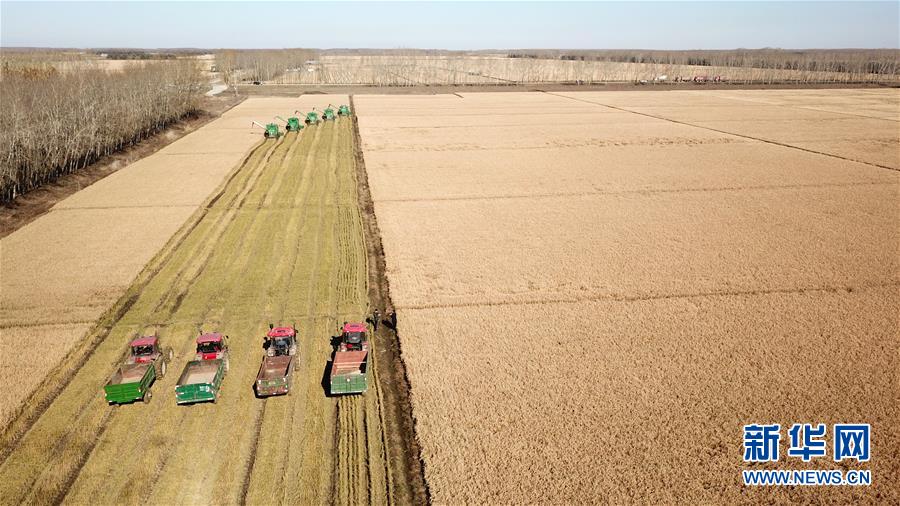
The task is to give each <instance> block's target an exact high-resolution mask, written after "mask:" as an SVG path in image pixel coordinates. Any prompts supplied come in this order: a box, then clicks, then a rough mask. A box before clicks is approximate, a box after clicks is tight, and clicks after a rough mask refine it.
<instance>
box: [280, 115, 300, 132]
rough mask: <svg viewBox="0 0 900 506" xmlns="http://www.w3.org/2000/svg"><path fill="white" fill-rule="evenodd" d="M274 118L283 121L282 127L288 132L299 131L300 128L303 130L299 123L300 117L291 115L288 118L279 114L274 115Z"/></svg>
mask: <svg viewBox="0 0 900 506" xmlns="http://www.w3.org/2000/svg"><path fill="white" fill-rule="evenodd" d="M275 119H280V120H281V121H284V129H285V130H287V131H288V132H299V131H300V130H303V125H301V124H300V118H298V117H296V116H291V117H290V118H288V119H284V118H282V117H281V116H275Z"/></svg>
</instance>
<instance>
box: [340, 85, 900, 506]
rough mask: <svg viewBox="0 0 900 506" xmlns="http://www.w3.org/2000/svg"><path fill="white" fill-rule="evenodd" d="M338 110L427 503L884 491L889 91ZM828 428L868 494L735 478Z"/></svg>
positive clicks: (896, 409) (892, 451) (889, 321)
mask: <svg viewBox="0 0 900 506" xmlns="http://www.w3.org/2000/svg"><path fill="white" fill-rule="evenodd" d="M356 104H357V108H358V110H357V114H359V116H360V132H361V136H362V139H363V147H364V152H365V161H366V166H367V171H368V174H369V180H370V186H371V188H372V195H373V199H374V201H375V211H376V215H377V217H378V222H379V226H380V229H381V232H382V239H383V243H384V248H385V256H386V262H387V274H388V277H389V281H390V285H391V288H392V298H393V301H394V303H395V304H396V306H397V308H398V314H399V330H400V337H401V342H402V344H403V356H404V360H405V362H406V365H407V370H408V374H409V379H410V384H411V389H412V390H411V391H412V397H413V407H414V415H415V417H416V420H417V437H418V438H419V440H420V443H421V445H422V448H423V458H424V461H425V466H426V478H427V481H428V484H429V487H430V491H431V498H432V499H433V500H434V502H435V503H437V504H460V503H494V504H521V503H529V502H544V503H556V504H561V503H585V502H603V501H613V502H617V503H622V502H638V503H659V504H668V503H673V502H680V503H740V502H750V501H754V502H787V501H803V502H816V503H821V502H835V503H860V502H866V503H882V504H889V503H896V502H900V487H897V486H896V479H895V478H896V476H897V475H898V474H900V425H898V424H897V423H896V420H898V419H900V406H898V398H900V322H898V318H897V315H898V314H900V213H898V202H900V173H898V171H897V170H898V169H900V134H898V122H900V92H898V90H879V91H868V90H827V91H826V90H814V91H813V90H810V91H727V92H726V91H714V92H708V93H704V92H690V91H684V92H645V93H617V92H597V93H574V92H573V93H560V94H549V93H544V94H541V93H530V94H525V93H523V94H516V93H509V94H501V95H492V94H469V93H462V94H459V95H445V96H441V95H438V96H414V97H405V96H404V97H398V96H363V97H357V98H356ZM838 422H864V423H870V424H872V431H873V436H872V437H873V452H874V453H873V455H875V456H874V457H873V459H872V461H871V462H869V463H868V464H867V465H860V464H852V465H851V464H847V463H846V462H845V463H842V464H841V465H840V467H841V468H844V469H846V468H848V467H849V468H862V469H867V468H868V469H871V470H872V473H873V482H874V484H873V485H872V486H871V487H859V488H853V487H829V488H819V487H805V488H804V487H797V488H787V487H783V488H778V487H770V488H759V489H753V488H748V487H743V486H742V484H741V481H740V480H741V478H740V471H741V470H742V469H746V468H748V465H746V464H744V463H743V461H742V448H741V431H742V425H744V424H748V423H780V424H782V427H785V426H790V424H792V423H827V424H832V423H838ZM783 432H786V431H784V430H783ZM783 437H784V439H783V441H782V444H783V445H784V444H785V443H786V434H784V435H783ZM785 448H786V446H782V460H781V461H780V462H779V465H777V466H772V467H775V468H800V469H812V468H823V469H833V468H836V467H838V465H837V464H835V463H834V462H832V461H830V459H819V460H817V461H813V463H811V464H803V463H802V461H799V460H798V459H792V458H785V456H784V455H783V452H784V451H785Z"/></svg>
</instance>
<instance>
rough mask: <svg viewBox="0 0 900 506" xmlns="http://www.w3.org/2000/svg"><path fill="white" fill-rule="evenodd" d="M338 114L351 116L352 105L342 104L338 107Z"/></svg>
mask: <svg viewBox="0 0 900 506" xmlns="http://www.w3.org/2000/svg"><path fill="white" fill-rule="evenodd" d="M338 116H350V106H347V105H342V106H340V107H338Z"/></svg>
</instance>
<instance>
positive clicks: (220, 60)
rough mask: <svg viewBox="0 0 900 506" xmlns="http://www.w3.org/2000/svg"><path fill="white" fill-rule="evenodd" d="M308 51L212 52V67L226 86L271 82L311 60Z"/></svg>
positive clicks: (314, 55)
mask: <svg viewBox="0 0 900 506" xmlns="http://www.w3.org/2000/svg"><path fill="white" fill-rule="evenodd" d="M315 57H316V53H315V51H312V50H309V49H245V50H232V49H226V50H221V51H218V52H216V66H217V67H218V70H219V72H221V73H222V78H223V80H224V81H225V83H226V84H228V85H233V84H240V83H242V82H247V81H251V82H252V81H271V80H272V79H274V78H276V77H278V76H280V75H282V74H284V73H285V72H286V71H290V70H296V69H300V68H302V67H303V66H304V65H305V64H306V62H308V61H311V60H314V59H315Z"/></svg>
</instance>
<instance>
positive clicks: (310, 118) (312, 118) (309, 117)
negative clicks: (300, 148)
mask: <svg viewBox="0 0 900 506" xmlns="http://www.w3.org/2000/svg"><path fill="white" fill-rule="evenodd" d="M298 112H300V111H294V114H297V113H298ZM303 122H304V123H306V124H307V125H315V124H317V123H318V122H319V113H317V112H316V108H315V107H313V110H312V111H311V112H308V113H306V119H305V120H303Z"/></svg>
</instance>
